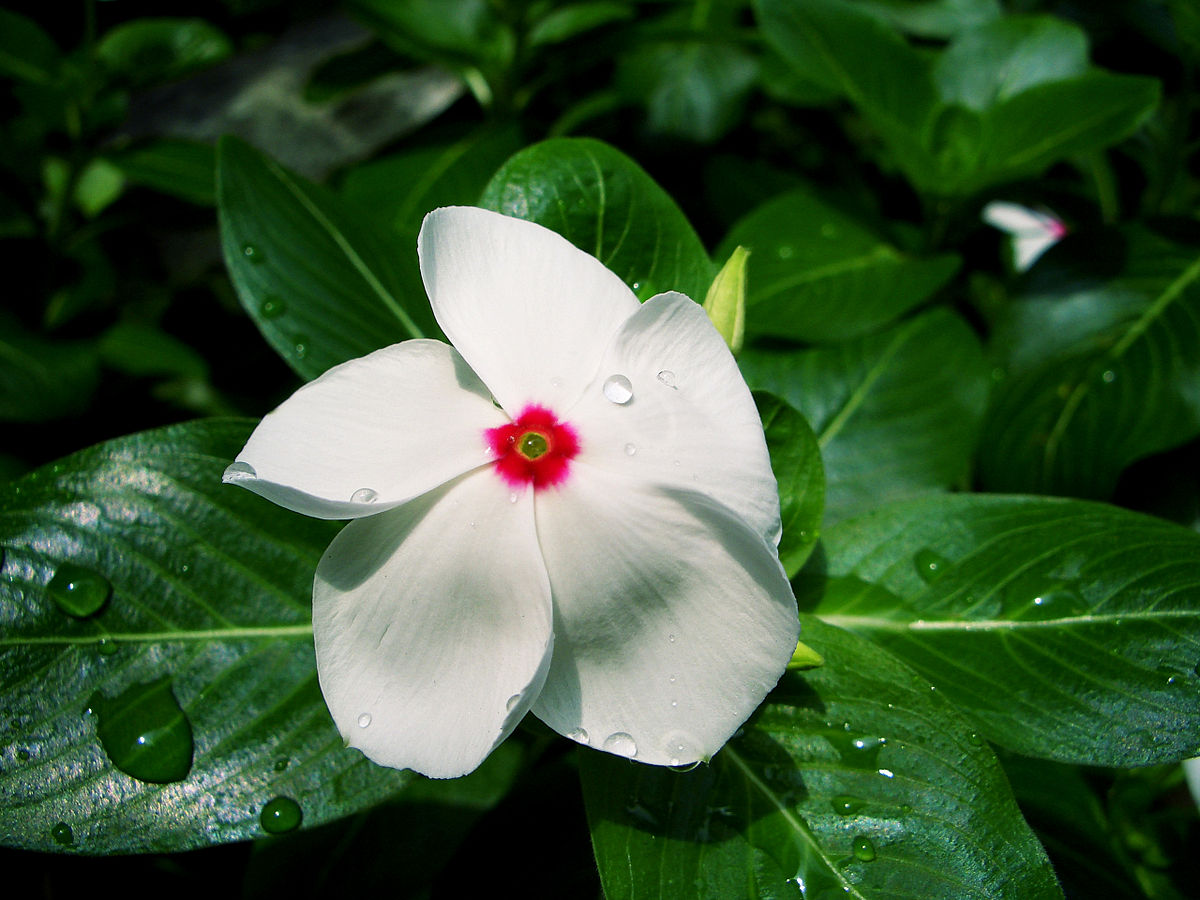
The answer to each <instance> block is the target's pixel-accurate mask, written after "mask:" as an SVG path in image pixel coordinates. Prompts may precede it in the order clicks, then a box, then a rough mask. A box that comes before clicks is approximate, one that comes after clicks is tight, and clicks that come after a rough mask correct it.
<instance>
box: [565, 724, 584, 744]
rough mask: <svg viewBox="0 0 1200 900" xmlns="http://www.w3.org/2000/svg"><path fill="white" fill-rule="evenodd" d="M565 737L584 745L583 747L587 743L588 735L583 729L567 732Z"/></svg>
mask: <svg viewBox="0 0 1200 900" xmlns="http://www.w3.org/2000/svg"><path fill="white" fill-rule="evenodd" d="M567 737H569V738H570V739H571V740H573V741H575V742H576V743H578V744H584V745H585V746H586V745H587V744H588V742H589V738H588V733H587V731H586V730H585V729H583V728H575V729H573V730H571V731H568V732H567Z"/></svg>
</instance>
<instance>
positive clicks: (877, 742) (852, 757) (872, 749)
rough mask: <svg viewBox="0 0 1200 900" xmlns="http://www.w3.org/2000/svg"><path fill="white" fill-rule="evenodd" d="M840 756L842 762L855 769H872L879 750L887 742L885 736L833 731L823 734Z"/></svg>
mask: <svg viewBox="0 0 1200 900" xmlns="http://www.w3.org/2000/svg"><path fill="white" fill-rule="evenodd" d="M825 738H826V740H828V741H829V743H831V744H832V745H833V746H834V748H835V749H836V750H837V751H838V754H839V755H840V756H841V757H842V762H843V763H845V764H846V765H848V766H852V767H854V768H856V769H874V768H875V767H876V764H877V761H878V759H879V751H880V750H882V749H883V748H884V746H886V744H887V738H881V737H857V738H852V737H850V736H849V735H848V734H841V733H838V732H836V731H835V732H833V733H831V734H827V735H825Z"/></svg>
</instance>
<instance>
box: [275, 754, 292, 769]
mask: <svg viewBox="0 0 1200 900" xmlns="http://www.w3.org/2000/svg"><path fill="white" fill-rule="evenodd" d="M290 762H291V760H289V759H288V758H287V757H286V756H284V757H280V758H279V759H277V760H275V771H276V772H283V771H284V770H286V769H287V767H288V764H289V763H290Z"/></svg>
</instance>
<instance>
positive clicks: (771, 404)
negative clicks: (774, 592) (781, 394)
mask: <svg viewBox="0 0 1200 900" xmlns="http://www.w3.org/2000/svg"><path fill="white" fill-rule="evenodd" d="M754 402H755V403H757V404H758V414H759V415H760V416H762V420H763V431H764V432H765V433H766V436H767V449H768V450H769V451H770V453H771V469H772V470H773V471H774V473H775V479H776V480H777V481H778V482H779V506H780V518H781V519H782V521H783V537H782V538H781V539H780V541H779V559H780V561H781V562H782V563H783V567H784V569H785V570H786V571H787V573H788V576H789V577H791V576H793V575H795V574H796V573H797V572H798V571H800V567H801V566H803V565H804V561H805V560H807V559H808V557H809V554H811V553H812V551H813V547H815V546H816V543H817V538H818V537H819V536H820V527H821V513H822V511H823V509H824V506H825V473H824V471H823V469H822V468H821V449H820V447H818V446H817V438H816V435H814V434H813V432H812V429H811V428H809V427H808V423H807V422H806V421H804V416H802V415H800V413H798V412H796V410H794V409H792V408H791V407H790V406H788V405H787V404H786V403H785V402H784V401H782V400H780V399H779V398H778V397H772V396H771V395H770V394H761V393H760V394H756V395H755V397H754Z"/></svg>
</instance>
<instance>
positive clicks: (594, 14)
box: [526, 0, 636, 47]
mask: <svg viewBox="0 0 1200 900" xmlns="http://www.w3.org/2000/svg"><path fill="white" fill-rule="evenodd" d="M635 14H636V13H635V11H634V9H633V7H632V6H631V5H630V4H629V3H628V2H614V0H591V2H584V3H570V4H566V5H564V6H559V7H558V8H555V9H549V10H548V11H547V12H546V15H545V16H544V17H543V18H541V19H538V20H537V21H536V22H535V23H534V24H533V27H531V28H530V29H529V34H528V36H527V38H526V40H528V41H529V46H531V47H542V46H545V45H548V44H560V43H562V42H563V41H568V40H570V39H571V38H573V37H578V36H579V35H581V34H584V33H586V32H588V31H592V30H593V29H596V28H600V27H601V26H604V25H610V24H612V23H613V22H624V21H628V20H629V19H632V18H633V17H634V15H635Z"/></svg>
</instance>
